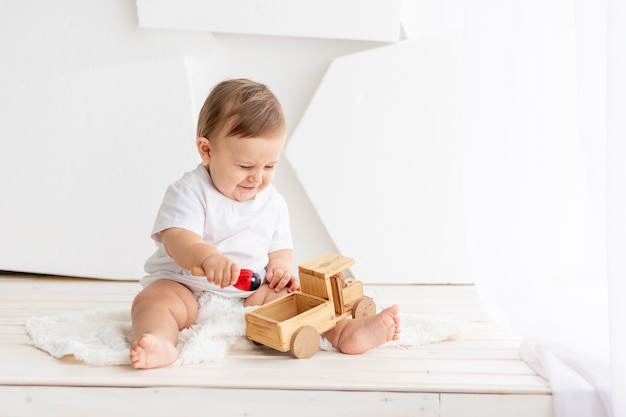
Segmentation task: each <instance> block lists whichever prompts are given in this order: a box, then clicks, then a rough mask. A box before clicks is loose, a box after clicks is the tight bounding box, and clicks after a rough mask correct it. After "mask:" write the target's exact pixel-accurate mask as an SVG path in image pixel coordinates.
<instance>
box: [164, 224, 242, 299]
mask: <svg viewBox="0 0 626 417" xmlns="http://www.w3.org/2000/svg"><path fill="white" fill-rule="evenodd" d="M161 241H162V242H163V246H164V247H165V250H166V251H167V254H168V255H169V256H171V257H172V259H174V260H175V261H176V263H177V264H178V265H180V266H181V267H182V268H185V269H189V270H191V269H192V268H194V267H197V266H200V267H202V269H204V272H205V273H206V277H207V281H209V282H212V283H214V284H215V285H219V286H220V287H222V288H225V287H228V286H229V285H233V284H235V283H236V282H237V278H238V277H239V266H238V265H237V264H236V263H234V262H233V261H231V260H230V259H229V258H227V257H226V256H224V255H222V253H221V252H220V251H219V250H217V248H216V247H214V246H212V245H209V244H208V243H206V242H205V241H204V240H202V237H200V236H199V235H197V234H196V233H194V232H192V231H189V230H186V229H180V228H176V227H173V228H170V229H165V230H163V231H162V232H161Z"/></svg>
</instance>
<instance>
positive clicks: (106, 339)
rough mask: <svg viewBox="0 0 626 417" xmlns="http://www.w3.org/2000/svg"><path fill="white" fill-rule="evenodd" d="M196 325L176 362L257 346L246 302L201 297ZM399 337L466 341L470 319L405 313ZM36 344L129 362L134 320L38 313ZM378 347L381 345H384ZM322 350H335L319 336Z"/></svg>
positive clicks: (121, 312) (33, 321)
mask: <svg viewBox="0 0 626 417" xmlns="http://www.w3.org/2000/svg"><path fill="white" fill-rule="evenodd" d="M200 305H201V307H200V311H199V313H198V318H197V320H196V323H195V324H194V325H192V326H191V327H190V328H188V329H184V330H181V331H180V333H179V342H178V350H179V351H180V357H179V358H178V360H177V361H176V363H174V365H186V364H195V363H201V362H217V361H220V360H221V359H223V358H224V356H226V354H227V353H228V352H229V351H230V350H248V349H255V348H257V347H256V346H255V345H254V344H253V343H252V342H250V341H249V340H248V339H247V338H246V336H245V334H246V323H245V318H244V313H245V312H246V311H247V310H248V309H246V308H245V307H243V304H242V301H241V300H233V299H228V298H224V297H221V296H219V295H214V294H211V293H206V294H204V295H203V296H202V298H201V299H200ZM400 320H401V321H400V325H401V334H400V340H397V341H392V342H389V343H387V344H385V345H383V346H381V347H380V348H385V347H411V346H420V345H425V344H430V343H435V342H441V341H444V340H451V339H461V338H462V337H463V335H464V334H465V333H466V331H467V330H468V328H469V326H468V324H467V323H465V322H459V321H454V320H449V319H445V318H438V317H432V316H419V315H415V314H405V313H402V312H401V313H400ZM26 331H27V332H28V334H29V335H30V337H31V339H32V341H33V344H34V345H35V346H36V347H38V348H39V349H42V350H44V351H46V352H48V353H49V354H50V355H52V356H54V357H56V358H62V357H64V356H67V355H73V356H74V357H75V358H76V359H78V360H80V361H83V362H85V363H87V364H89V365H128V364H130V359H129V349H130V335H131V320H130V309H129V308H117V309H110V308H109V309H105V308H99V309H92V310H84V311H79V312H76V313H68V314H58V315H53V316H36V317H32V318H30V319H29V320H28V321H27V323H26ZM380 348H379V349H380ZM320 349H322V350H334V349H333V347H332V346H331V345H330V343H329V342H328V341H327V340H326V339H324V338H320Z"/></svg>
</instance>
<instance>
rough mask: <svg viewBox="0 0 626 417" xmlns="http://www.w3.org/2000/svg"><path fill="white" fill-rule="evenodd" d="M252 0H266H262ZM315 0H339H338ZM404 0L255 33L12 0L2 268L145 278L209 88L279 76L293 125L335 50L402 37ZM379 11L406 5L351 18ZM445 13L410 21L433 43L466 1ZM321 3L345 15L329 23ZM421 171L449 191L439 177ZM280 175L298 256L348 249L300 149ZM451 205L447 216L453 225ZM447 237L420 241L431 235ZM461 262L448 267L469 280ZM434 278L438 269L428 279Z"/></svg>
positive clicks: (5, 15)
mask: <svg viewBox="0 0 626 417" xmlns="http://www.w3.org/2000/svg"><path fill="white" fill-rule="evenodd" d="M142 3H143V6H145V5H146V4H147V5H149V3H150V2H141V1H140V2H138V4H139V6H142ZM156 3H159V2H156ZM160 3H161V4H162V5H164V6H166V7H171V4H169V5H168V4H167V3H168V2H167V1H161V2H160ZM169 3H171V2H169ZM192 3H193V2H192ZM200 3H201V4H212V5H216V6H220V4H221V5H224V4H233V2H232V1H231V2H230V3H229V2H224V1H221V2H220V1H217V0H213V1H209V2H204V3H202V2H200ZM200 3H199V4H200ZM235 3H237V4H239V5H240V6H245V5H246V4H245V3H250V4H252V3H251V2H250V1H248V2H246V1H243V0H238V1H236V2H235ZM253 3H254V4H255V5H259V9H262V5H263V4H264V2H253ZM267 3H268V4H269V3H271V2H267ZM314 3H315V4H316V5H317V6H316V7H319V8H323V7H332V6H333V2H329V1H319V2H314ZM345 3H346V4H348V3H350V2H345ZM400 3H404V2H397V1H395V2H394V1H388V2H383V1H377V0H370V1H369V2H368V3H367V4H364V3H362V2H361V3H359V5H357V6H355V4H356V3H355V4H352V6H350V7H353V8H354V7H360V8H359V9H358V11H359V12H358V13H357V12H356V11H355V13H354V14H351V13H349V11H346V10H343V11H339V12H338V11H337V10H335V11H334V12H333V13H345V15H343V16H342V15H340V16H339V18H337V16H336V15H332V14H330V13H325V14H324V13H320V14H319V15H320V19H321V20H320V21H319V22H318V23H316V25H317V26H315V27H314V29H315V28H316V29H315V30H314V31H313V32H308V33H307V35H306V36H307V37H304V35H299V34H298V28H299V27H303V25H301V24H293V25H290V26H289V28H287V29H279V33H275V32H272V30H274V29H272V28H276V27H277V25H275V24H274V23H275V22H272V21H271V16H274V15H270V17H268V16H265V19H266V20H265V21H266V25H265V29H263V28H261V29H258V30H257V31H258V32H259V31H262V30H265V32H263V33H264V34H263V35H256V34H237V33H225V32H213V31H211V28H205V29H206V30H176V29H158V28H145V27H144V28H140V27H139V20H138V12H137V4H136V3H135V2H134V1H130V0H115V1H107V2H102V1H97V0H89V1H84V0H83V1H80V0H62V1H56V2H54V3H49V2H38V1H34V0H32V1H18V0H9V1H5V2H2V3H0V50H1V51H2V59H0V135H1V138H0V269H3V270H13V271H25V272H35V273H49V274H59V275H72V276H85V277H102V278H116V279H136V278H139V277H140V276H141V275H142V266H143V261H144V260H145V258H146V257H147V256H148V255H149V254H150V253H151V252H152V250H153V245H152V242H151V241H150V239H149V233H150V229H151V226H152V222H153V219H154V215H155V214H156V210H157V209H158V205H159V203H160V199H161V197H162V194H163V192H164V191H165V188H166V186H167V184H168V183H169V182H171V181H173V180H174V179H176V178H177V177H178V176H179V175H180V174H181V173H182V172H183V171H186V170H189V169H191V168H192V167H193V166H194V165H195V164H196V163H197V162H198V158H197V156H196V155H195V150H194V145H193V143H194V139H195V137H194V131H195V121H196V116H197V111H198V109H199V106H200V103H201V101H202V100H204V98H205V96H206V94H207V92H208V90H209V89H210V87H211V86H212V85H214V84H215V83H216V82H218V81H220V80H221V79H224V78H232V77H248V78H252V79H255V80H258V81H261V82H264V83H266V84H268V85H269V86H270V87H271V88H272V89H273V91H274V92H275V93H276V94H277V96H278V97H279V99H280V100H281V102H282V103H283V105H284V107H285V110H286V115H287V120H288V123H289V126H290V133H293V132H294V131H295V129H296V127H297V126H298V124H299V122H300V120H301V119H302V118H303V116H304V115H305V113H306V112H307V109H308V106H309V102H310V101H311V99H312V98H313V96H314V95H315V94H316V90H317V88H318V86H319V85H320V84H321V81H322V79H323V78H324V75H325V73H326V70H327V69H328V68H329V66H330V64H331V62H332V61H333V60H334V59H335V58H337V57H341V56H345V55H348V54H352V53H354V52H360V51H366V50H369V49H372V48H377V47H382V46H385V45H388V44H389V42H391V41H401V38H400V16H399V15H398V13H397V10H396V9H397V8H399V5H400ZM426 3H428V2H422V4H426ZM432 3H433V4H435V3H434V2H432ZM447 3H448V4H451V3H458V2H454V1H451V0H449V1H448V2H447ZM361 6H363V7H361ZM365 6H367V7H365ZM368 7H369V9H368ZM140 8H141V7H140ZM375 8H381V9H380V10H387V11H389V10H391V11H392V12H393V13H378V16H377V18H378V19H380V21H379V24H380V25H383V24H384V25H385V27H386V30H385V31H384V36H383V35H381V33H382V32H381V31H377V30H374V29H375V28H377V26H376V25H371V24H370V25H369V27H370V28H372V30H370V31H369V34H368V31H367V30H366V31H365V32H362V31H360V32H359V31H357V30H356V29H355V30H354V31H350V30H348V31H346V30H344V29H345V27H347V28H359V30H362V28H363V27H365V28H366V29H367V27H368V25H363V23H362V20H363V19H368V18H372V16H369V17H368V16H367V13H362V12H363V11H367V10H374V9H375ZM216 10H219V8H218V9H216ZM394 10H395V12H394ZM406 10H408V8H407V9H406ZM432 10H433V9H432V5H431V11H432ZM454 10H458V8H455V9H454ZM262 11H263V10H261V12H262ZM411 12H412V13H417V12H419V10H417V11H416V10H414V9H412V10H411ZM439 12H440V13H439V20H441V21H442V23H441V24H440V25H439V26H437V27H435V28H433V29H432V30H431V31H430V32H427V33H425V32H424V29H421V32H420V29H419V28H417V29H416V26H415V22H419V21H420V19H413V20H411V21H410V22H408V23H407V20H406V19H404V22H403V23H404V27H405V32H411V31H413V32H416V33H418V34H417V35H416V36H419V37H422V38H423V39H425V42H428V37H429V36H433V35H434V34H438V33H437V32H442V33H445V32H446V30H445V29H446V27H447V26H446V25H449V26H454V25H456V24H457V21H456V20H455V19H456V16H457V15H458V13H457V12H455V13H451V14H447V15H445V16H447V18H442V17H441V16H443V15H442V14H441V11H440V10H439ZM139 14H140V15H141V10H140V13H139ZM324 16H331V17H333V19H329V20H328V21H325V20H323V19H324ZM450 16H453V17H454V18H452V22H451V18H450ZM144 17H145V15H144ZM404 17H406V16H404ZM228 18H229V16H225V17H224V19H218V20H217V21H218V22H223V21H224V20H228ZM280 18H282V19H284V18H285V16H280ZM295 19H296V18H295V17H294V21H295ZM231 20H232V21H233V22H237V19H231ZM331 20H332V21H331ZM383 20H384V21H383ZM409 20H410V19H409ZM421 20H422V21H423V18H421ZM337 22H339V23H341V22H344V23H345V25H344V26H341V25H339V26H338V23H337ZM411 22H412V24H411ZM183 23H184V19H183ZM296 23H297V22H296ZM144 26H148V24H147V23H145V22H144ZM34 28H36V30H35V29H34ZM337 28H340V29H341V33H342V35H341V36H339V35H332V36H335V39H333V38H332V37H331V38H329V37H328V36H325V35H324V34H326V35H328V34H329V33H333V34H335V33H340V32H335V31H336V30H337ZM442 28H443V29H442ZM407 29H410V30H407ZM220 30H224V29H223V28H221V29H220ZM280 30H283V33H280ZM287 30H289V31H291V32H290V33H287V32H285V31H287ZM307 30H309V31H310V30H311V29H310V28H308V29H307ZM294 31H295V32H294ZM394 33H396V34H397V35H395V36H396V37H395V38H394V35H393V34H394ZM286 35H289V36H286ZM369 35H371V36H369ZM390 36H391V39H390V38H389V37H390ZM337 37H341V38H342V39H340V40H339V39H336V38H337ZM383 41H384V42H383ZM431 75H432V76H433V77H437V76H438V75H437V73H436V72H434V73H433V74H431ZM441 81H445V80H439V81H438V82H441ZM443 111H444V112H445V110H443ZM444 116H445V115H444ZM456 117H457V116H456V115H455V118H456ZM456 122H457V121H456V120H452V123H456ZM448 139H449V140H450V143H453V142H454V141H455V140H456V138H448ZM437 157H438V158H443V160H442V162H443V163H444V164H445V163H450V161H446V160H445V159H446V157H445V156H442V155H440V156H437ZM416 180H418V181H430V185H429V187H438V186H445V187H446V189H448V190H450V187H449V184H448V183H446V184H437V180H436V179H435V180H434V182H433V179H432V178H430V179H428V178H422V179H416ZM448 180H449V179H448ZM448 180H446V181H448ZM276 185H277V186H278V187H279V189H280V190H281V191H282V193H283V194H284V195H285V197H286V198H287V200H288V202H289V204H290V208H291V214H292V228H293V234H294V238H295V244H296V252H295V254H296V264H298V263H300V262H302V261H305V260H306V259H309V258H311V257H313V256H316V255H317V254H319V253H321V252H324V251H328V250H330V251H333V250H337V247H336V242H335V240H334V239H332V238H331V236H332V234H333V231H332V230H327V224H325V223H323V222H322V219H321V218H320V216H319V214H318V212H317V210H316V207H314V205H313V204H312V203H311V201H310V199H309V198H310V195H309V194H307V192H306V190H305V188H304V187H303V186H302V185H301V183H300V181H299V179H298V178H297V177H296V175H295V170H294V167H292V166H291V164H290V161H289V160H287V159H284V160H283V161H282V162H281V166H280V168H279V171H278V174H277V177H276ZM456 186H457V185H454V187H456ZM454 187H453V189H452V190H451V191H452V192H453V193H454V192H456V191H455V189H454ZM459 192H460V191H459ZM348 203H349V202H346V204H348ZM445 215H446V214H445V213H442V214H441V216H442V217H441V218H439V219H436V222H437V223H440V224H443V223H444V222H445ZM457 226H458V225H457ZM455 227H456V226H455ZM329 232H330V233H329ZM455 236H456V238H458V239H462V235H460V234H458V233H457V234H455ZM434 237H435V236H428V235H427V234H426V235H424V236H419V237H418V239H420V241H421V242H422V244H421V245H422V246H424V245H426V246H427V245H428V241H429V239H432V238H434ZM458 243H459V242H456V243H455V246H454V251H456V252H459V253H450V251H448V252H447V253H445V254H441V255H440V256H439V258H438V259H437V260H436V261H435V262H433V263H431V264H430V265H428V268H432V266H433V265H436V263H437V262H439V263H441V262H443V261H444V260H445V259H455V258H456V259H461V260H462V259H464V253H460V252H461V251H462V250H461V249H460V247H459V246H458ZM345 254H346V255H348V256H355V257H356V255H355V254H351V253H345ZM444 255H445V256H444ZM359 256H361V255H359ZM363 256H364V257H365V256H367V254H365V255H363ZM356 260H357V264H358V263H359V258H357V259H356ZM397 263H398V264H399V262H397ZM461 265H462V263H461ZM462 269H463V268H462V267H461V270H460V271H458V272H459V273H458V276H456V277H448V278H445V279H446V280H448V281H457V282H459V281H467V280H468V278H467V276H466V274H465V271H463V270H462ZM408 279H409V280H411V279H412V278H410V277H409V278H408ZM424 279H426V280H428V277H420V278H419V280H424ZM379 281H389V282H394V278H393V275H390V276H385V277H380V279H379ZM415 281H418V278H415Z"/></svg>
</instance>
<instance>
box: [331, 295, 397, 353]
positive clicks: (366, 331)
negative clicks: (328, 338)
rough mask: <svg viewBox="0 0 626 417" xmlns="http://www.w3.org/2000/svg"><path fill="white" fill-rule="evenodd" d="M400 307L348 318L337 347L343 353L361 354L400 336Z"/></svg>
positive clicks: (395, 306)
mask: <svg viewBox="0 0 626 417" xmlns="http://www.w3.org/2000/svg"><path fill="white" fill-rule="evenodd" d="M399 312H400V308H399V307H398V306H397V305H394V306H391V307H387V308H386V309H384V310H383V311H381V312H380V313H378V314H376V315H375V316H366V317H362V318H359V319H353V320H348V323H347V324H346V326H345V328H344V329H343V332H342V333H341V337H340V339H339V342H338V346H337V348H338V349H339V350H340V351H342V352H343V353H349V354H359V353H363V352H365V351H368V350H370V349H373V348H375V347H378V346H380V345H383V344H385V343H387V342H390V341H392V340H398V339H399V338H400V336H399V333H400V317H398V313H399Z"/></svg>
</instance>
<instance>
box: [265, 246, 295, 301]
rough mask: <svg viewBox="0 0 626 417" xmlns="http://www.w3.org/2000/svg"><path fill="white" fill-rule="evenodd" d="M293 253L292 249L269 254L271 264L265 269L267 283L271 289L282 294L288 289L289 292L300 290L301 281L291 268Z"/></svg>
mask: <svg viewBox="0 0 626 417" xmlns="http://www.w3.org/2000/svg"><path fill="white" fill-rule="evenodd" d="M292 259H293V251H292V250H291V249H283V250H278V251H276V252H272V253H270V254H269V262H268V263H267V266H266V267H265V271H266V277H267V282H268V283H269V286H270V288H274V291H276V292H280V291H281V290H282V289H283V288H285V287H288V288H287V292H293V291H296V290H299V289H300V279H298V276H297V275H294V274H293V272H292V270H291V268H292V264H293V260H292Z"/></svg>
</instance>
